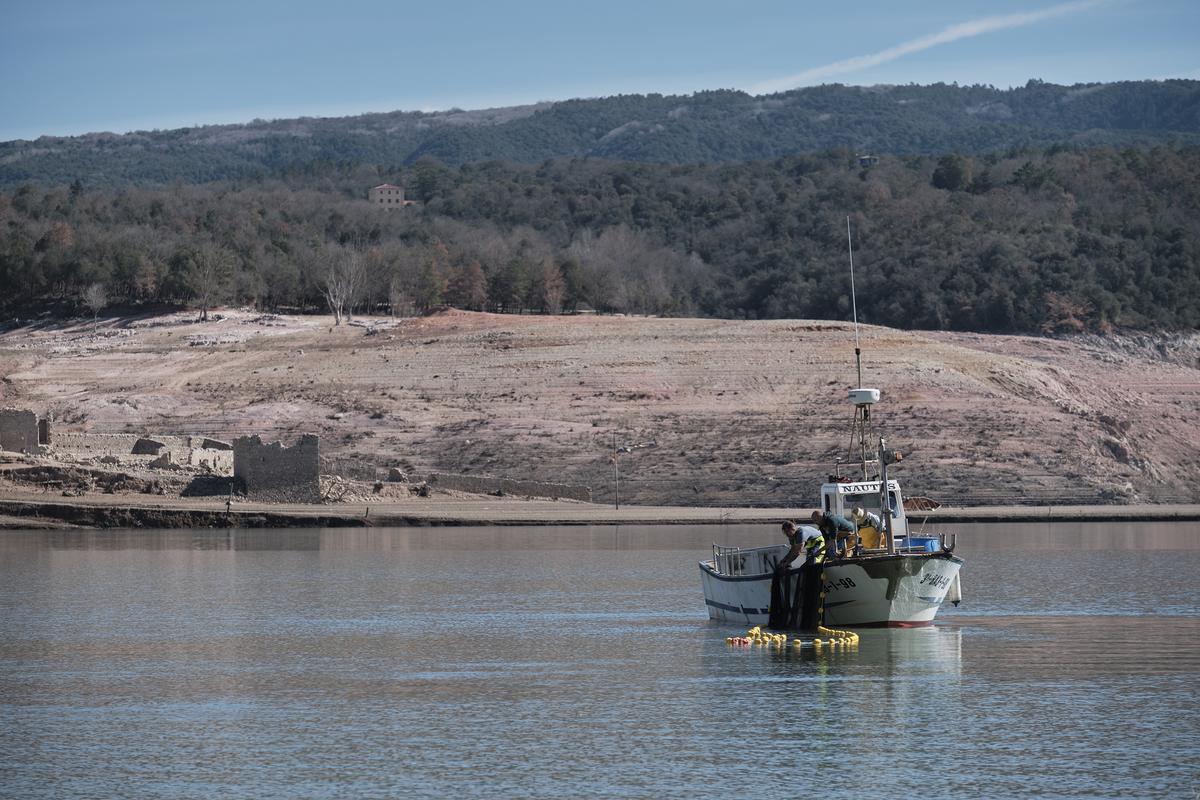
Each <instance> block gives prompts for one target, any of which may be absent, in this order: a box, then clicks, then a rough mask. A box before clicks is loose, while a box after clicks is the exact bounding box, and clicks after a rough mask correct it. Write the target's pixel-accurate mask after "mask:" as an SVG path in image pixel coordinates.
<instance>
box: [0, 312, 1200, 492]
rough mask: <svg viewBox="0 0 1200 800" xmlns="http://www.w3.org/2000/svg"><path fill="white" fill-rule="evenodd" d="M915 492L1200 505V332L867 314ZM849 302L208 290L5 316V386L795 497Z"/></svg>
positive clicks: (601, 483) (97, 418) (61, 410)
mask: <svg viewBox="0 0 1200 800" xmlns="http://www.w3.org/2000/svg"><path fill="white" fill-rule="evenodd" d="M862 334H863V337H862V346H863V350H864V354H865V355H864V367H865V374H866V376H867V381H868V383H869V384H872V385H876V386H879V387H881V388H882V389H883V393H884V400H883V403H881V405H879V406H878V407H877V409H876V421H877V423H878V425H879V430H880V432H881V433H884V434H886V435H887V436H888V438H889V443H890V444H891V445H892V446H894V447H897V448H899V449H900V450H902V451H903V452H904V453H905V460H904V461H903V462H902V464H901V466H900V467H899V471H900V474H901V476H902V477H903V479H904V481H905V483H906V486H907V487H908V490H909V492H910V493H914V494H925V495H929V496H931V497H933V498H935V499H938V500H942V501H947V502H953V503H954V504H956V505H963V504H971V503H981V502H984V503H1017V504H1020V503H1030V504H1052V503H1071V502H1080V503H1091V502H1099V503H1122V502H1134V501H1142V502H1154V501H1158V502H1193V503H1194V502H1198V501H1200V489H1198V488H1197V487H1200V460H1197V459H1196V453H1197V452H1200V428H1197V426H1196V425H1195V424H1194V423H1195V417H1196V413H1197V409H1198V408H1200V338H1197V336H1196V335H1195V334H1194V333H1193V334H1190V335H1186V336H1176V337H1165V338H1164V337H1149V336H1138V337H1117V336H1111V337H1101V336H1079V337H1071V338H1058V339H1037V338H1027V337H1010V336H988V335H979V334H951V333H939V334H924V335H922V334H917V333H909V332H903V331H898V330H894V329H889V328H882V327H870V326H868V327H865V328H864V329H863V331H862ZM853 346H854V338H853V331H852V329H851V328H850V326H848V325H846V324H843V323H826V322H815V321H798V320H778V321H771V322H737V321H718V320H697V319H652V318H636V317H619V316H609V317H596V316H577V317H550V316H528V315H526V316H502V315H494V314H482V313H470V312H461V311H451V312H444V313H441V314H437V315H434V316H430V317H426V318H418V319H407V320H402V321H399V322H392V321H390V320H387V319H373V320H370V321H369V324H368V325H356V326H341V327H340V328H330V326H329V322H328V319H318V318H314V317H287V316H271V315H266V316H264V315H258V314H254V313H249V312H245V311H224V312H222V315H221V318H220V319H216V318H214V319H213V320H212V321H210V322H208V323H195V322H193V317H191V316H186V317H185V316H184V315H178V314H177V315H170V316H160V317H143V318H137V319H113V320H108V321H104V322H102V324H101V328H100V330H99V332H98V333H93V332H92V326H91V323H90V321H89V322H87V323H86V324H85V323H80V324H62V325H41V326H31V327H23V328H20V329H17V330H12V331H9V332H7V333H5V334H3V335H0V378H2V380H0V406H10V405H12V406H21V407H26V408H32V409H35V410H37V411H38V412H39V413H45V412H52V413H53V414H54V416H55V418H56V422H55V423H54V424H55V428H54V430H57V431H60V432H62V431H72V430H74V431H90V432H96V433H124V432H145V433H160V434H168V433H178V434H204V435H210V436H215V437H218V438H224V439H228V438H230V437H234V436H237V435H242V434H253V433H257V434H262V435H264V436H265V437H280V436H282V437H285V438H286V437H294V436H295V435H297V434H299V433H300V432H314V433H318V434H319V435H320V436H321V442H322V444H321V446H322V449H323V452H325V453H330V454H337V453H340V454H344V455H351V456H354V457H356V458H360V459H363V460H366V461H369V462H371V463H373V464H375V465H377V466H379V467H391V466H397V467H400V468H402V469H404V470H406V471H408V472H410V473H414V474H415V475H416V476H418V477H419V476H422V475H425V474H427V473H429V472H433V471H445V472H464V473H476V474H487V475H494V476H503V477H512V478H529V479H536V480H548V481H564V482H571V483H583V484H587V485H589V486H591V487H592V489H593V492H594V496H595V498H596V499H597V500H598V501H602V502H603V501H605V500H608V499H611V498H612V492H613V486H612V483H611V478H612V464H611V461H610V458H611V455H612V448H613V444H614V442H615V443H617V444H633V443H644V442H649V441H654V442H656V444H657V446H656V447H654V448H646V449H639V450H635V451H634V452H632V453H629V454H627V455H623V456H621V457H620V458H621V459H622V461H621V464H620V470H621V487H622V488H621V495H622V499H623V500H624V501H626V502H630V503H643V504H649V503H655V504H680V505H729V506H739V505H758V506H803V505H806V504H811V503H812V502H813V501H814V498H815V496H816V492H817V488H818V486H819V484H820V483H821V481H822V480H824V478H825V476H826V475H827V474H828V473H829V472H831V471H832V469H833V464H834V462H835V461H837V460H839V459H841V460H844V459H845V457H846V449H847V445H848V442H849V425H850V421H851V418H852V408H851V407H850V406H849V405H848V404H847V402H846V400H845V396H846V395H845V392H846V389H847V387H848V386H849V385H850V382H851V379H852V364H853Z"/></svg>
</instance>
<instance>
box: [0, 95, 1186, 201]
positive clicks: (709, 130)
mask: <svg viewBox="0 0 1200 800" xmlns="http://www.w3.org/2000/svg"><path fill="white" fill-rule="evenodd" d="M1198 137H1200V82H1197V81H1187V80H1170V81H1141V82H1123V83H1112V84H1077V85H1074V86H1058V85H1054V84H1048V83H1043V82H1041V81H1030V82H1029V83H1028V84H1027V85H1026V86H1024V87H1019V88H1014V89H1007V90H1000V89H995V88H993V87H989V86H957V85H953V86H948V85H945V84H935V85H932V86H916V85H908V86H872V87H858V86H842V85H836V84H835V85H828V86H819V87H812V88H806V89H797V90H794V91H790V92H784V93H781V94H775V95H769V96H760V97H754V96H751V95H748V94H746V93H744V92H737V91H711V92H700V93H696V94H693V95H688V96H663V95H656V94H651V95H623V96H617V97H606V98H597V99H584V100H568V101H565V102H556V103H542V104H538V105H530V106H522V107H514V108H500V109H487V110H478V111H461V110H457V109H456V110H452V111H447V112H435V113H424V112H400V111H397V112H391V113H379V114H367V115H362V116H356V117H344V118H301V119H290V120H275V121H262V120H256V121H254V122H250V123H247V124H245V125H214V126H203V127H197V128H182V129H178V130H168V131H139V132H136V133H130V134H125V135H115V134H111V133H96V134H89V135H85V136H77V137H48V136H47V137H41V138H39V139H37V140H35V141H11V142H5V143H0V186H14V185H18V184H20V183H24V182H33V183H37V184H41V185H44V186H45V185H55V184H69V183H71V182H72V181H75V180H77V179H80V180H83V181H84V182H85V183H87V184H88V185H89V186H96V187H107V186H118V187H119V186H126V185H131V184H135V185H162V184H169V183H171V182H172V181H176V180H179V181H184V182H187V183H200V182H208V181H220V180H246V179H261V178H264V177H271V176H283V175H287V174H292V173H299V174H305V173H308V172H311V171H314V170H315V171H316V172H318V173H319V172H320V171H321V170H323V169H326V168H328V167H329V166H330V165H341V166H346V165H353V164H369V165H383V166H400V165H405V164H411V163H414V162H416V161H417V160H419V159H421V158H423V157H429V158H433V159H436V160H438V161H441V162H443V163H446V164H450V165H458V164H465V163H472V162H478V161H487V160H493V159H499V160H506V161H513V162H518V163H529V164H533V163H538V162H540V161H543V160H545V159H551V158H562V157H573V158H582V157H588V158H601V159H609V160H621V161H640V162H656V163H666V164H691V163H700V162H710V163H711V162H731V161H744V160H756V159H770V158H777V157H780V156H787V155H793V154H796V153H805V152H811V151H815V150H827V149H834V148H844V149H849V150H851V151H854V152H868V153H889V154H918V153H924V154H930V153H942V152H951V151H956V152H962V153H968V154H971V153H974V154H978V153H985V152H992V151H997V150H1006V149H1009V148H1014V147H1033V146H1045V145H1049V144H1054V143H1061V142H1070V143H1075V144H1083V145H1126V144H1147V143H1161V142H1166V141H1182V142H1195V141H1197V139H1198Z"/></svg>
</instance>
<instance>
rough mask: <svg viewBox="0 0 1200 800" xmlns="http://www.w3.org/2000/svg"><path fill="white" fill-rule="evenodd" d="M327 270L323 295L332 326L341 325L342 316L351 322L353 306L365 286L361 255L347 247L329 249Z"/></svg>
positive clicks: (364, 270) (364, 266)
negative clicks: (330, 314)
mask: <svg viewBox="0 0 1200 800" xmlns="http://www.w3.org/2000/svg"><path fill="white" fill-rule="evenodd" d="M328 256H329V268H328V270H327V271H326V273H325V283H324V286H323V293H324V295H325V301H326V302H327V303H328V304H329V310H330V311H332V312H333V324H334V325H341V324H342V316H343V315H344V316H345V317H346V321H347V322H351V321H353V319H354V318H353V316H351V315H352V313H353V309H354V304H355V303H357V302H358V298H359V297H360V296H361V294H362V291H363V287H364V286H365V285H366V277H367V268H366V261H365V259H363V256H362V253H359V252H358V251H356V250H352V249H350V248H347V247H332V248H330V249H329V253H328Z"/></svg>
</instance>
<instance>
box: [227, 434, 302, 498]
mask: <svg viewBox="0 0 1200 800" xmlns="http://www.w3.org/2000/svg"><path fill="white" fill-rule="evenodd" d="M318 441H319V440H318V439H317V437H316V436H313V435H312V434H305V435H304V436H302V437H301V438H300V441H299V442H297V443H296V444H294V445H292V446H291V447H285V446H284V445H283V443H282V442H271V443H270V444H264V443H263V441H262V440H261V439H260V438H258V436H243V437H241V438H240V439H235V440H234V442H233V478H234V483H235V484H236V485H238V487H239V488H240V489H241V490H242V491H243V492H245V494H246V497H247V498H249V499H251V500H260V501H265V502H269V503H317V502H320V500H321V486H320V454H319V452H318Z"/></svg>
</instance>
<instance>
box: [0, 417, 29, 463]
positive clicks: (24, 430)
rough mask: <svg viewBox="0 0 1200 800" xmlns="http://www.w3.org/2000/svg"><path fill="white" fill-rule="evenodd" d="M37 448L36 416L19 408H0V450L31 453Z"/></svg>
mask: <svg viewBox="0 0 1200 800" xmlns="http://www.w3.org/2000/svg"><path fill="white" fill-rule="evenodd" d="M37 446H38V418H37V414H34V413H33V412H32V411H27V410H25V409H21V408H0V450H14V451H17V452H20V451H21V450H27V451H29V452H31V453H32V452H34V450H36V449H37Z"/></svg>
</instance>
